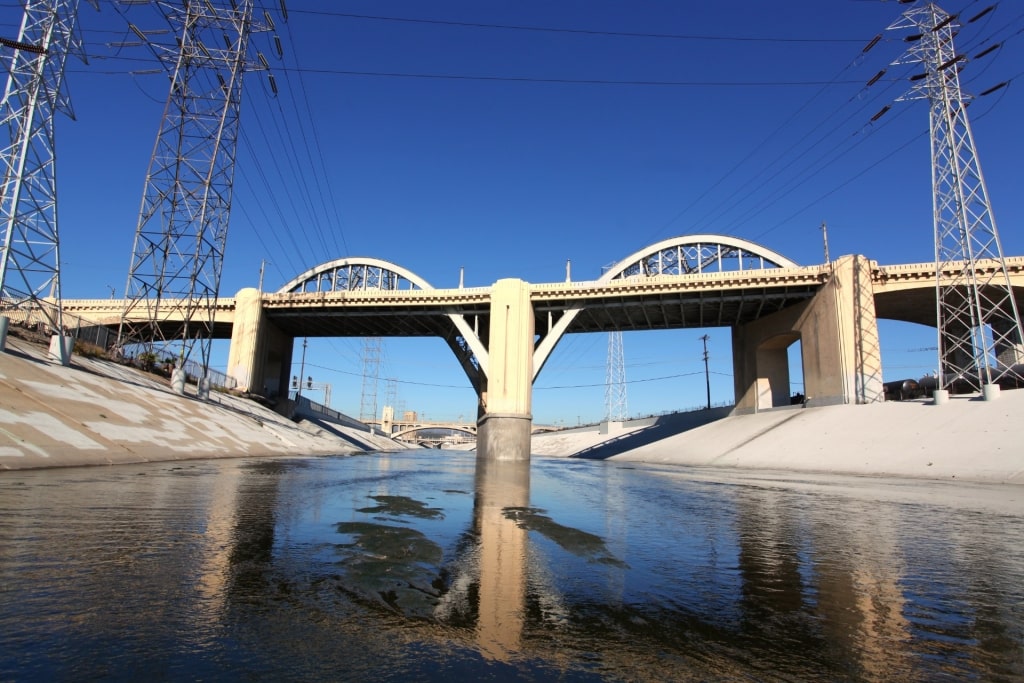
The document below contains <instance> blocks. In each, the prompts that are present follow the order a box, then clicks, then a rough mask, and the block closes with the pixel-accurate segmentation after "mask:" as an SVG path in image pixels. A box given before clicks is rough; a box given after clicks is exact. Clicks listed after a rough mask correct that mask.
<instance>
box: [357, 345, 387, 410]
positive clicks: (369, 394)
mask: <svg viewBox="0 0 1024 683" xmlns="http://www.w3.org/2000/svg"><path fill="white" fill-rule="evenodd" d="M381 344H382V340H381V338H380V337H364V338H363V387H362V393H361V400H360V402H359V419H360V420H362V421H363V422H370V421H373V420H376V419H377V384H378V383H379V381H380V355H381Z"/></svg>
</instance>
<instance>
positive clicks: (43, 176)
mask: <svg viewBox="0 0 1024 683" xmlns="http://www.w3.org/2000/svg"><path fill="white" fill-rule="evenodd" d="M90 2H91V4H92V5H93V7H97V6H96V3H95V0H90ZM97 9H98V7H97ZM77 18H78V0H28V2H26V4H25V13H24V16H23V18H22V22H21V28H20V30H19V32H18V37H17V39H10V38H0V49H2V50H3V52H4V60H3V61H4V62H5V66H6V68H7V86H6V88H5V89H4V96H3V101H2V103H0V122H2V127H3V130H4V132H2V133H0V145H2V151H0V155H2V157H3V159H2V163H3V196H2V198H0V202H2V204H0V216H2V220H3V223H4V227H3V230H4V240H3V244H2V245H0V312H4V311H8V310H10V309H14V308H23V309H28V311H27V312H26V315H31V314H35V313H41V314H42V315H43V317H44V318H45V319H46V321H47V324H48V326H49V327H50V329H51V330H52V331H56V332H57V333H58V334H60V333H61V329H62V327H63V317H62V314H61V292H60V240H59V238H58V233H57V181H56V144H55V142H54V115H55V114H56V113H57V112H58V111H59V112H63V113H65V114H67V115H68V116H69V117H70V118H72V119H74V112H73V111H72V109H71V101H70V99H69V98H68V96H67V92H66V90H65V88H64V67H65V64H66V63H67V58H68V56H69V55H70V54H71V53H72V52H78V53H79V54H80V55H81V57H82V59H83V61H84V57H85V56H84V54H83V53H81V41H80V40H78V38H77V36H76V34H75V23H76V21H77ZM7 51H10V56H9V57H8V56H7V54H6V53H7ZM62 356H63V353H62Z"/></svg>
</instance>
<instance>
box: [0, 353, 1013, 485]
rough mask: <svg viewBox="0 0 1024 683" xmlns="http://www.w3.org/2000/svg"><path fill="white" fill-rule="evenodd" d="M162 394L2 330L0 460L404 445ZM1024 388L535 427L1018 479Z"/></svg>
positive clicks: (573, 447)
mask: <svg viewBox="0 0 1024 683" xmlns="http://www.w3.org/2000/svg"><path fill="white" fill-rule="evenodd" d="M191 389H192V388H191V387H189V389H188V390H187V391H186V395H185V396H179V395H176V394H174V393H172V392H171V390H170V387H169V383H168V381H167V380H166V379H164V378H161V377H159V376H155V375H150V374H146V373H143V372H140V371H138V370H135V369H132V368H128V367H125V366H121V365H118V364H116V363H111V362H108V361H104V360H99V359H93V358H85V357H81V356H77V355H76V356H73V357H72V362H71V364H70V365H69V366H67V367H64V366H61V365H60V364H58V363H54V362H53V361H50V360H48V359H47V349H46V348H44V347H42V346H39V345H37V344H34V343H32V342H30V341H27V340H24V339H19V338H16V337H13V336H12V337H8V339H7V348H6V351H5V352H3V353H0V469H26V468H39V467H62V466H72V465H101V464H103V465H106V464H118V463H131V462H146V461H155V460H181V459H198V458H215V457H246V456H281V455H328V454H344V453H354V452H362V451H375V450H396V449H402V448H404V446H402V445H401V444H399V443H397V442H395V441H393V440H391V439H388V438H386V437H383V436H381V435H379V434H373V433H371V432H369V431H362V430H358V429H354V428H351V427H338V428H336V429H333V430H332V431H328V430H325V429H322V428H320V427H317V426H316V425H313V424H311V423H308V422H299V423H296V422H293V421H291V420H289V419H287V418H285V417H283V416H281V415H279V414H277V413H275V412H274V411H273V410H271V409H270V408H267V407H265V406H263V405H261V404H259V403H256V402H254V401H252V400H249V399H245V398H242V397H237V396H232V395H230V394H226V393H218V392H213V393H212V394H211V399H210V400H209V401H200V400H197V399H196V398H195V397H194V396H193V395H192V393H191ZM1022 411H1024V391H1004V392H1002V393H1001V395H1000V396H999V398H998V399H997V400H994V401H982V400H980V399H977V398H969V397H954V398H953V399H952V400H951V401H950V402H949V403H947V404H946V405H942V406H935V405H932V404H931V402H930V401H928V400H919V401H907V402H901V403H893V402H888V403H880V404H872V405H865V406H833V407H822V408H793V409H778V410H772V411H767V412H763V413H759V414H754V415H741V416H727V415H726V412H727V411H725V410H721V411H720V415H719V414H715V415H711V416H710V417H720V418H721V419H716V420H714V421H712V422H710V423H708V424H703V425H701V426H695V425H700V423H701V422H702V420H701V419H700V416H699V415H694V414H689V415H687V414H680V415H666V416H661V417H658V418H649V419H647V420H638V421H633V422H627V423H625V424H623V425H622V426H621V427H617V426H613V427H612V428H611V429H607V428H606V429H604V430H602V429H600V428H598V427H596V426H595V427H589V428H583V429H574V430H563V431H558V432H552V433H547V434H541V435H536V436H534V438H533V444H532V448H531V450H532V452H533V453H534V454H535V455H538V456H555V457H580V458H591V459H606V458H610V459H614V460H633V461H640V462H650V463H659V464H674V465H683V466H691V467H713V468H740V469H748V470H785V471H797V472H816V473H824V474H852V475H872V476H897V477H916V478H927V479H938V480H961V481H974V482H992V483H1010V484H1024V420H1022V419H1021V417H1022Z"/></svg>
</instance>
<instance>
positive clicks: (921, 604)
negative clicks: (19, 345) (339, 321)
mask: <svg viewBox="0 0 1024 683" xmlns="http://www.w3.org/2000/svg"><path fill="white" fill-rule="evenodd" d="M0 680H3V681H7V680H125V681H127V680H339V681H442V680H443V681H449V680H494V681H503V680H508V681H534V680H538V681H545V680H558V681H597V680H628V681H665V680H678V681H688V680H700V681H714V680H722V681H734V680H756V681H775V680H779V681H820V680H829V681H941V680H948V681H961V680H977V681H1013V680H1024V487H1000V486H980V485H970V484H959V483H956V482H931V483H929V482H910V481H900V480H878V479H867V478H861V479H857V478H847V479H838V478H815V477H810V476H803V475H782V474H777V475H771V474H749V473H748V474H742V473H737V472H728V471H713V470H694V469H688V468H674V467H658V466H643V465H626V464H616V463H610V462H594V461H574V460H555V459H544V458H535V459H534V460H533V462H532V464H531V465H530V466H528V468H524V467H522V466H517V465H510V464H496V463H491V464H489V465H487V466H482V467H479V468H478V467H477V462H476V459H475V457H474V455H473V454H466V453H460V452H448V451H411V452H408V453H402V454H372V455H362V456H354V457H337V458H309V459H301V458H296V459H275V460H217V461H195V462H187V463H181V462H178V463H155V464H149V465H145V466H122V467H114V468H102V469H101V468H81V469H63V470H50V471H34V472H5V473H0Z"/></svg>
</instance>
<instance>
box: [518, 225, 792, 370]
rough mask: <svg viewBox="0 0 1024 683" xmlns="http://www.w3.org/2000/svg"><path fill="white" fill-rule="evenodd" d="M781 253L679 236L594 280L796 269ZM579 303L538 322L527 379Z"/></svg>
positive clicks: (722, 239) (733, 241)
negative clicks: (547, 319) (545, 321)
mask: <svg viewBox="0 0 1024 683" xmlns="http://www.w3.org/2000/svg"><path fill="white" fill-rule="evenodd" d="M799 267H800V266H799V265H798V264H797V263H795V262H793V261H791V260H790V259H788V258H786V257H785V256H783V255H782V254H780V253H778V252H776V251H772V250H771V249H768V248H767V247H763V246H761V245H759V244H755V243H754V242H751V241H749V240H745V239H741V238H738V237H730V236H728V235H714V234H699V235H680V236H677V237H671V238H669V239H666V240H662V241H661V242H657V243H655V244H651V245H649V246H647V247H644V248H643V249H641V250H639V251H637V252H634V253H632V254H630V255H629V256H627V257H626V258H624V259H622V260H621V261H619V262H618V263H616V264H615V265H614V266H612V267H611V268H609V269H607V270H606V271H605V273H604V274H603V275H602V276H601V277H600V278H599V279H598V280H597V281H598V282H599V283H609V282H613V281H616V280H632V279H640V278H646V277H655V276H665V275H668V276H686V275H698V274H702V273H719V272H732V271H735V272H738V271H743V270H765V269H771V268H799ZM585 309H586V306H585V304H583V303H573V304H570V305H569V306H566V307H565V308H564V309H563V310H562V311H561V312H560V313H559V314H558V316H557V318H556V317H555V316H554V315H552V316H551V318H550V319H549V322H548V324H546V325H545V324H544V321H543V320H539V321H538V324H537V329H538V330H546V332H545V333H542V334H541V337H540V339H539V340H538V341H537V344H536V347H535V349H534V356H533V378H534V380H536V379H537V375H539V374H540V371H541V369H542V368H543V367H544V364H545V363H546V362H547V360H548V358H550V357H551V353H552V352H553V351H554V349H555V346H556V345H557V344H558V342H559V340H560V339H561V338H562V337H563V336H564V335H565V334H566V332H568V330H569V328H570V327H571V326H572V325H573V323H574V322H575V321H576V320H577V318H578V317H579V315H580V313H582V312H583V311H584V310H585Z"/></svg>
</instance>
